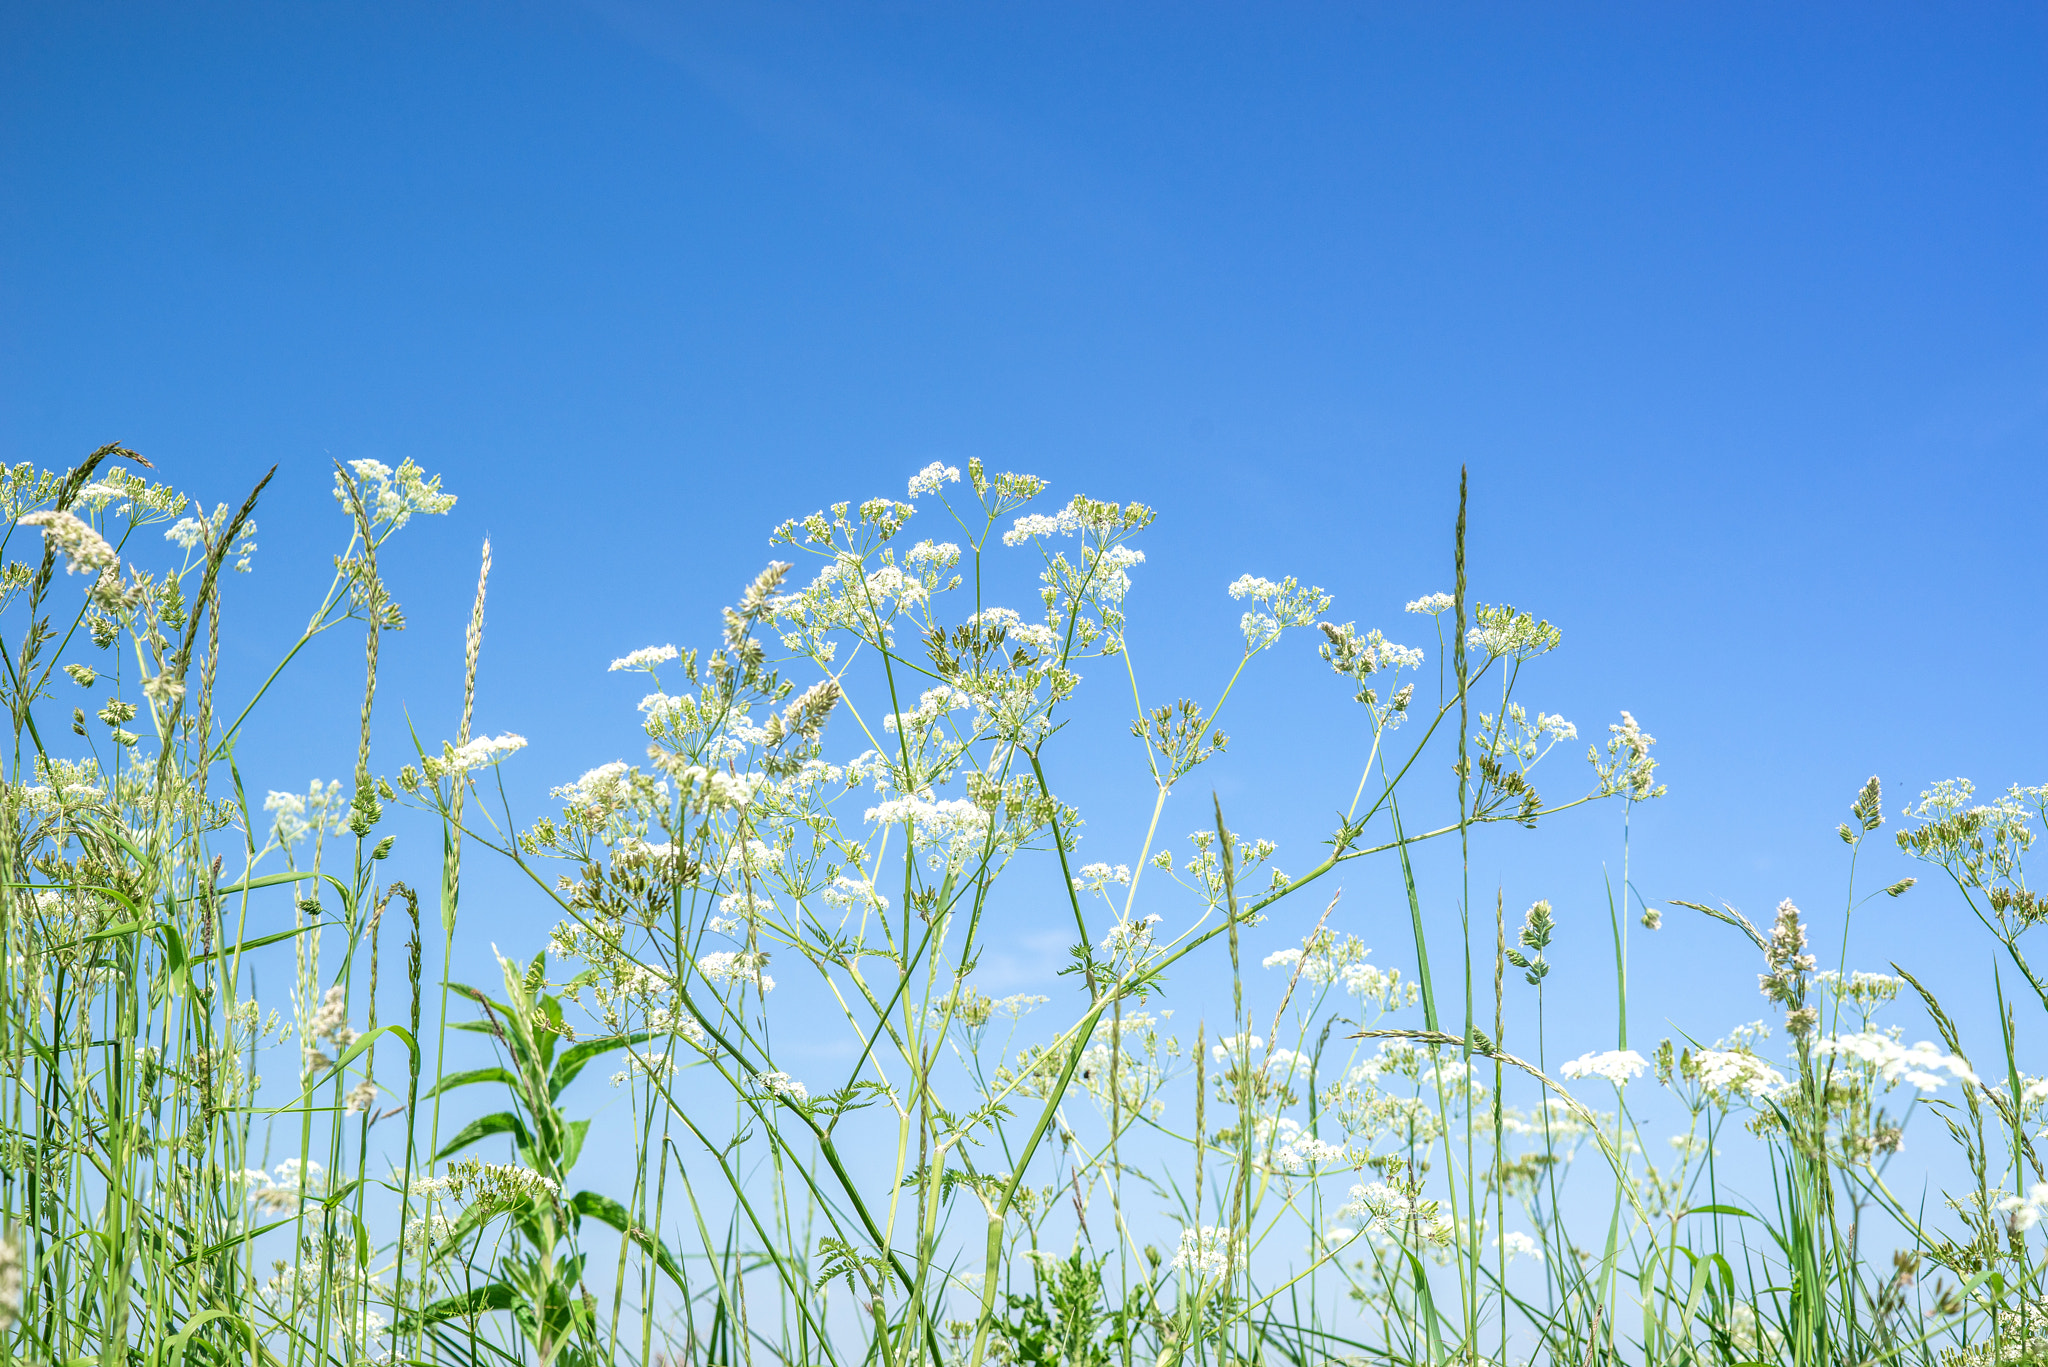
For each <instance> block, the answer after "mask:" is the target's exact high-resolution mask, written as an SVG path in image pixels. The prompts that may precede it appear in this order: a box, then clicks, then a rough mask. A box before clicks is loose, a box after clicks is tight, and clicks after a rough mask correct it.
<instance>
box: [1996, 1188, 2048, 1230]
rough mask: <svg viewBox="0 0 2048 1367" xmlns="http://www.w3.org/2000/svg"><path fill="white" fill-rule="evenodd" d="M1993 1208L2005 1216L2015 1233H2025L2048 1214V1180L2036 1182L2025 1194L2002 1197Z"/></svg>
mask: <svg viewBox="0 0 2048 1367" xmlns="http://www.w3.org/2000/svg"><path fill="white" fill-rule="evenodd" d="M1991 1208H1992V1209H1993V1210H1994V1211H1996V1212H1998V1213H1999V1214H2000V1215H2003V1216H2004V1217H2005V1220H2006V1224H2007V1225H2008V1226H2009V1227H2010V1228H2011V1229H2012V1231H2013V1233H2015V1234H2021V1233H2025V1232H2026V1231H2027V1230H2030V1229H2032V1228H2033V1227H2034V1226H2035V1225H2037V1224H2039V1223H2040V1222H2041V1216H2042V1215H2043V1214H2048V1182H2036V1183H2035V1184H2034V1185H2033V1188H2032V1189H2031V1190H2029V1191H2028V1192H2027V1194H2026V1195H2025V1196H2006V1197H2002V1198H2000V1199H1999V1200H1998V1201H1996V1202H1994V1203H1993V1204H1992V1207H1991Z"/></svg>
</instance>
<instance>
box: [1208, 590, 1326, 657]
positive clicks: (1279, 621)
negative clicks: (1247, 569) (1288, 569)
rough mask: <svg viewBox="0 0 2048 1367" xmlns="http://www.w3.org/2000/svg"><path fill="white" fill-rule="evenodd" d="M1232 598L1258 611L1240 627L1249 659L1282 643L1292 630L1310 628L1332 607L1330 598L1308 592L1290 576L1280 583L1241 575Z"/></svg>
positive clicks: (1246, 614) (1318, 592) (1244, 619)
mask: <svg viewBox="0 0 2048 1367" xmlns="http://www.w3.org/2000/svg"><path fill="white" fill-rule="evenodd" d="M1230 596H1231V597H1232V598H1249V599H1250V600H1251V601H1252V603H1253V604H1254V609H1253V610H1252V611H1250V612H1247V613H1245V614H1244V617H1243V619H1242V620H1241V621H1240V622H1239V623H1238V626H1239V628H1240V629H1241V630H1242V631H1243V632H1244V648H1245V653H1246V654H1247V655H1250V654H1256V653H1257V652H1259V651H1261V650H1264V649H1266V647H1268V646H1270V645H1272V644H1273V643H1274V642H1275V641H1277V640H1279V639H1280V633H1281V632H1282V631H1283V630H1285V629H1286V628H1288V627H1301V626H1307V625H1309V624H1310V623H1311V622H1313V621H1315V619H1316V618H1317V617H1319V616H1321V615H1322V613H1323V612H1324V611H1325V610H1327V609H1328V608H1329V606H1330V602H1331V599H1330V595H1329V594H1327V593H1325V592H1323V591H1322V590H1321V589H1319V588H1314V587H1309V588H1304V587H1302V586H1301V585H1300V584H1299V583H1297V582H1296V581H1295V579H1294V576H1292V575H1289V576H1288V577H1287V578H1285V579H1282V580H1281V581H1280V582H1279V583H1277V584H1276V583H1274V582H1273V581H1272V580H1270V579H1262V578H1260V577H1259V576H1257V575H1253V574H1243V575H1239V576H1238V577H1237V579H1236V580H1235V581H1233V582H1232V583H1231V585H1230Z"/></svg>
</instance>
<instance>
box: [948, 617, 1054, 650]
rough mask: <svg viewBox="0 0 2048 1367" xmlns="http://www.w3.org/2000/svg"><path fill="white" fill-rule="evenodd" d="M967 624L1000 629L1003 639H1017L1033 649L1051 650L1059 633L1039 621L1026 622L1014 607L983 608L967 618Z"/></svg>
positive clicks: (989, 630) (992, 629) (994, 630)
mask: <svg viewBox="0 0 2048 1367" xmlns="http://www.w3.org/2000/svg"><path fill="white" fill-rule="evenodd" d="M967 623H968V625H969V626H978V627H980V628H981V629H982V630H983V631H986V632H990V633H994V632H996V631H1001V632H1002V633H1003V639H1004V640H1005V641H1006V642H1007V641H1017V642H1020V643H1021V644H1024V645H1027V646H1030V647H1031V648H1032V649H1033V650H1051V649H1052V648H1053V647H1054V646H1056V645H1058V644H1059V641H1060V637H1059V633H1058V632H1056V631H1054V630H1053V629H1052V628H1051V627H1049V626H1046V625H1044V624H1043V623H1040V622H1027V621H1025V620H1024V619H1023V617H1021V616H1020V615H1018V613H1017V611H1016V609H1014V608H983V609H982V610H981V611H980V612H977V613H974V614H973V615H972V616H970V617H969V618H968V619H967Z"/></svg>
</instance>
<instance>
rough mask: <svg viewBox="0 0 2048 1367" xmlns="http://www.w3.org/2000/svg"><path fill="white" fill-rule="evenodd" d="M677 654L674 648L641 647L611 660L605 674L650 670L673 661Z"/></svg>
mask: <svg viewBox="0 0 2048 1367" xmlns="http://www.w3.org/2000/svg"><path fill="white" fill-rule="evenodd" d="M678 653H679V652H678V651H677V650H676V648H675V647H674V646H642V647H640V649H638V650H635V651H633V652H631V653H630V654H626V655H621V656H620V657H619V658H618V659H616V660H613V661H612V662H611V666H610V669H609V670H608V671H607V672H616V671H618V670H621V669H647V670H651V669H653V668H654V667H655V666H656V665H658V664H667V663H668V662H669V661H670V660H673V659H675V658H676V655H677V654H678Z"/></svg>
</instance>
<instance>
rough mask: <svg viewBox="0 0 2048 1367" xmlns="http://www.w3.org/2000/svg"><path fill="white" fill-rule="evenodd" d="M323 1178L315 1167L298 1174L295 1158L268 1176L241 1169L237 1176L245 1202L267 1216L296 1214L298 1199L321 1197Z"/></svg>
mask: <svg viewBox="0 0 2048 1367" xmlns="http://www.w3.org/2000/svg"><path fill="white" fill-rule="evenodd" d="M302 1176H303V1179H304V1180H303V1182H302V1181H301V1177H302ZM326 1176H327V1175H326V1170H325V1169H323V1168H322V1167H321V1166H320V1165H319V1164H318V1163H313V1162H308V1163H307V1164H306V1166H305V1168H304V1169H303V1171H302V1170H301V1169H300V1167H299V1160H298V1159H296V1158H287V1159H286V1160H285V1161H284V1162H282V1163H279V1164H278V1165H277V1167H276V1168H275V1169H273V1170H272V1171H270V1172H265V1171H263V1169H261V1168H244V1169H243V1170H242V1173H241V1178H242V1184H243V1188H244V1190H245V1192H246V1199H247V1200H248V1201H249V1203H250V1204H251V1205H253V1206H255V1207H256V1209H258V1210H260V1211H263V1212H265V1213H266V1214H271V1215H279V1214H289V1213H290V1212H292V1211H295V1210H297V1209H298V1208H299V1201H300V1198H301V1196H302V1195H303V1196H305V1197H310V1198H312V1199H314V1200H318V1199H319V1198H321V1197H322V1196H325V1195H326V1194H327V1186H326Z"/></svg>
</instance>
